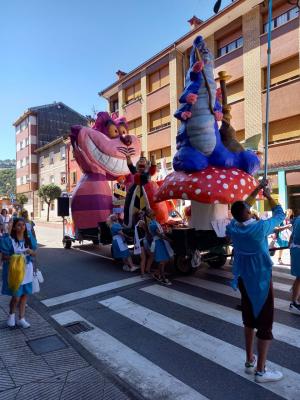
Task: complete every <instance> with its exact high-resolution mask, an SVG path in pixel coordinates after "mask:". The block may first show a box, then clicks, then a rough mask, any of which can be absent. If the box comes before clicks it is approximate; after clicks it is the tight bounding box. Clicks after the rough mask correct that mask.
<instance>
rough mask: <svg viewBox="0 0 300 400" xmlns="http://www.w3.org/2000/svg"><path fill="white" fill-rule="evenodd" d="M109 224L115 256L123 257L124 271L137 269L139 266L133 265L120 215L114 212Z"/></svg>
mask: <svg viewBox="0 0 300 400" xmlns="http://www.w3.org/2000/svg"><path fill="white" fill-rule="evenodd" d="M107 223H108V226H109V227H110V230H111V234H112V238H113V241H112V252H113V257H114V258H117V259H118V258H119V259H122V260H123V262H124V266H123V270H124V271H130V272H133V271H136V270H137V267H135V266H134V265H133V262H132V259H131V257H130V253H129V249H128V246H127V244H126V242H125V237H126V236H125V234H124V232H123V227H122V225H121V224H120V223H119V221H118V216H117V215H116V214H112V215H111V216H110V217H109V219H108V222H107Z"/></svg>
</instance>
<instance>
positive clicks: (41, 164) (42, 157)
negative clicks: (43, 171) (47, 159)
mask: <svg viewBox="0 0 300 400" xmlns="http://www.w3.org/2000/svg"><path fill="white" fill-rule="evenodd" d="M43 166H44V156H40V167H41V168H43Z"/></svg>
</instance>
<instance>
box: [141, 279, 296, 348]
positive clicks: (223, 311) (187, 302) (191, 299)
mask: <svg viewBox="0 0 300 400" xmlns="http://www.w3.org/2000/svg"><path fill="white" fill-rule="evenodd" d="M140 290H142V291H143V292H146V293H150V294H153V295H154V296H157V297H160V298H162V299H165V300H167V301H171V302H172V303H176V304H180V305H181V306H184V307H187V308H190V309H192V310H195V311H198V312H201V313H203V314H206V315H210V316H212V317H215V318H219V319H221V320H223V321H226V322H229V323H231V324H234V325H238V326H243V322H242V316H241V313H240V312H239V311H237V310H234V309H232V308H229V307H225V306H222V305H220V304H216V303H212V302H210V301H207V300H203V299H201V298H199V297H195V296H191V295H189V294H185V293H182V292H179V291H177V290H173V289H168V288H166V287H163V286H160V285H152V286H147V287H145V288H141V289H140ZM273 331H274V335H275V339H277V340H279V341H281V342H285V343H287V344H289V345H292V346H295V347H298V348H300V330H299V329H296V328H293V327H290V326H287V325H284V324H280V323H278V322H274V324H273Z"/></svg>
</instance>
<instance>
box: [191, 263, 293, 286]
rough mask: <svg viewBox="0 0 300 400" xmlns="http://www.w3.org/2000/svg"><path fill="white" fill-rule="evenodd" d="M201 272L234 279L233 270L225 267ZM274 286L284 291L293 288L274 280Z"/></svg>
mask: <svg viewBox="0 0 300 400" xmlns="http://www.w3.org/2000/svg"><path fill="white" fill-rule="evenodd" d="M199 272H204V273H205V274H208V275H214V276H220V277H222V278H227V279H233V275H232V272H230V271H225V270H224V269H210V268H209V269H206V270H203V271H201V270H200V271H199ZM273 287H274V289H277V290H281V291H283V292H289V291H290V289H291V285H287V284H285V283H279V282H274V281H273Z"/></svg>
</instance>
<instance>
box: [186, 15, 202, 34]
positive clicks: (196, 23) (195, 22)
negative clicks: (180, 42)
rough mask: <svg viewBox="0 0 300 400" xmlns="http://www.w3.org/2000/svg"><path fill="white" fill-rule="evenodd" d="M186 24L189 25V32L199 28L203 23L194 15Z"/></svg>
mask: <svg viewBox="0 0 300 400" xmlns="http://www.w3.org/2000/svg"><path fill="white" fill-rule="evenodd" d="M188 22H189V24H190V27H191V31H193V30H194V29H196V28H198V26H200V25H201V24H202V23H203V21H202V20H201V19H199V18H198V17H196V16H195V15H194V16H193V17H192V18H191V19H189V20H188Z"/></svg>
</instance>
